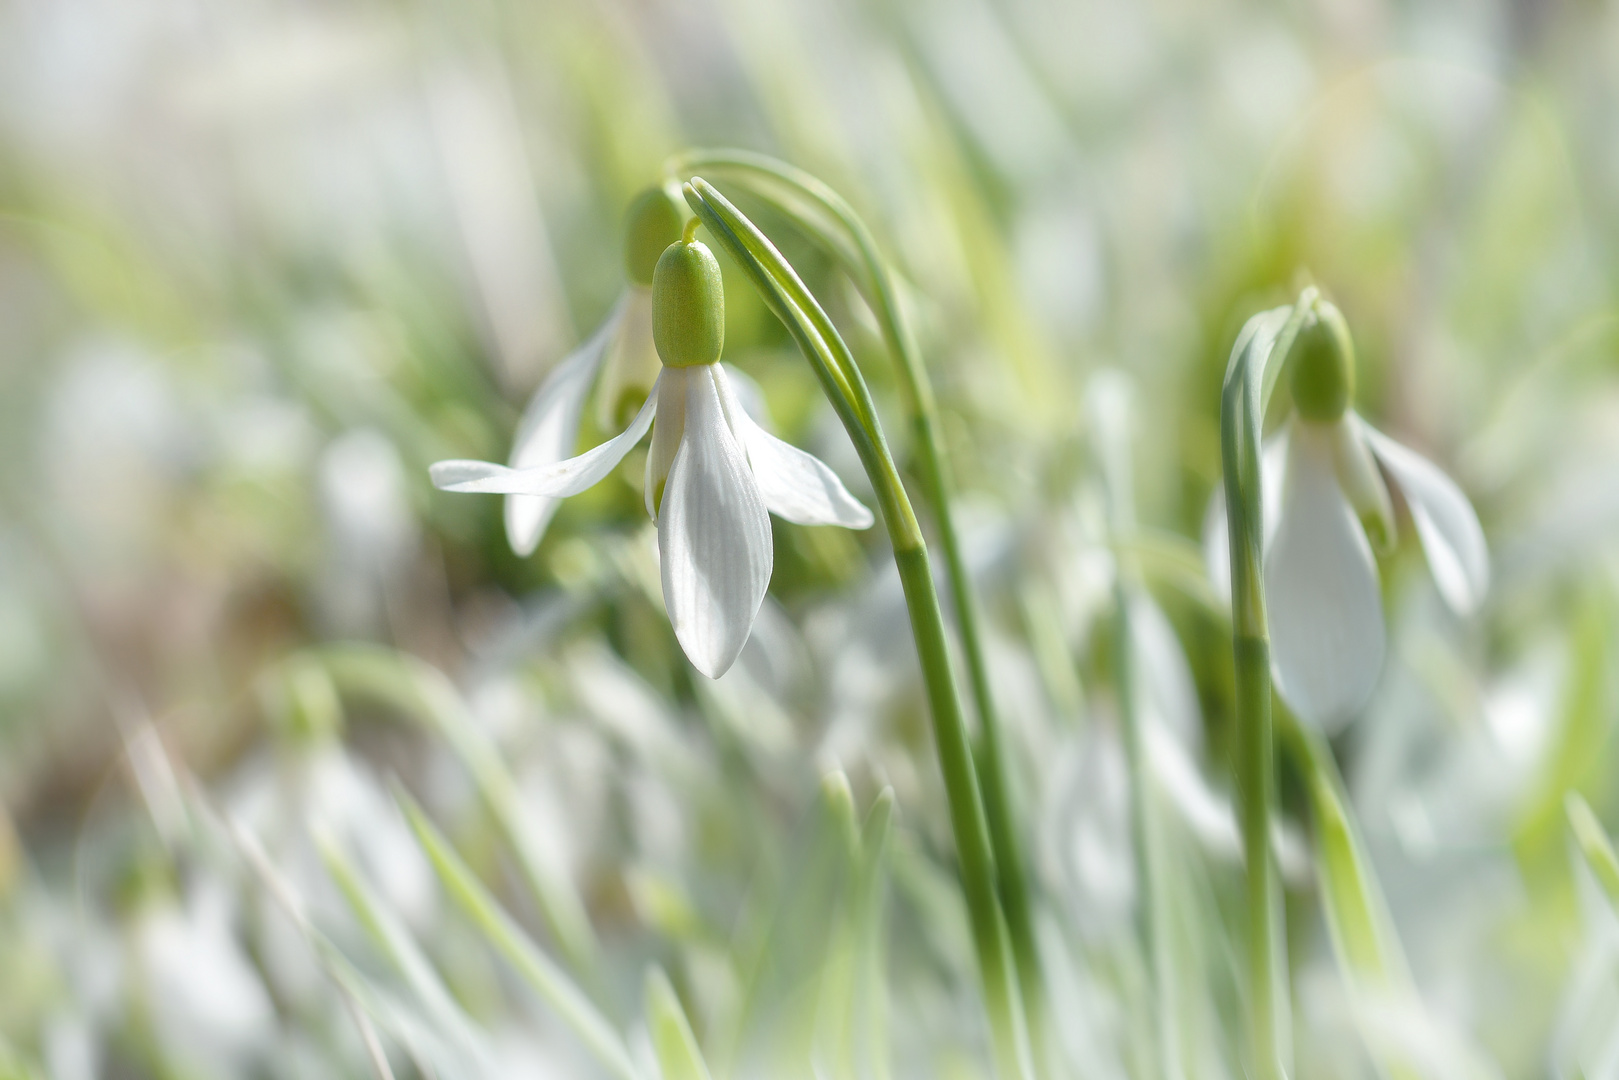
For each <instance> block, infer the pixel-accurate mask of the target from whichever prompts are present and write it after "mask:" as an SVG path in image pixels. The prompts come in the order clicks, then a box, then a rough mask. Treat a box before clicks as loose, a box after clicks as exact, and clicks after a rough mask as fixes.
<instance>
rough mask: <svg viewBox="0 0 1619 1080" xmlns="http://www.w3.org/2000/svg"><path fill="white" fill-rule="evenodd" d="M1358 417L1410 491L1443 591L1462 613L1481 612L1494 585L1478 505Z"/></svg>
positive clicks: (1413, 516)
mask: <svg viewBox="0 0 1619 1080" xmlns="http://www.w3.org/2000/svg"><path fill="white" fill-rule="evenodd" d="M1355 420H1356V423H1357V424H1358V425H1359V427H1360V430H1361V432H1362V433H1363V434H1364V435H1365V438H1366V441H1367V443H1368V444H1369V445H1370V446H1371V448H1372V453H1374V454H1376V455H1377V459H1378V460H1379V461H1381V462H1382V463H1383V467H1384V468H1385V469H1387V470H1388V471H1389V475H1391V476H1392V477H1394V482H1395V483H1396V484H1397V485H1399V488H1400V491H1401V493H1402V494H1404V495H1405V501H1406V505H1408V506H1409V507H1410V508H1411V520H1412V521H1413V522H1415V524H1416V526H1417V536H1418V538H1419V539H1421V541H1422V551H1423V554H1425V555H1427V557H1428V569H1429V571H1430V572H1431V573H1432V574H1433V579H1434V584H1435V585H1437V586H1438V587H1439V595H1440V596H1443V597H1444V598H1445V603H1447V604H1449V605H1450V608H1451V610H1452V611H1454V612H1456V613H1457V614H1458V615H1468V614H1471V613H1472V612H1474V611H1476V610H1477V609H1478V606H1479V604H1481V603H1483V601H1484V594H1485V592H1486V591H1487V590H1488V589H1489V587H1490V552H1489V548H1488V546H1487V545H1486V544H1485V541H1484V527H1483V526H1482V525H1480V524H1479V520H1478V514H1477V512H1475V511H1474V509H1473V504H1472V503H1470V502H1468V501H1467V496H1466V495H1464V494H1462V489H1461V488H1459V487H1457V486H1456V482H1455V481H1454V480H1452V479H1451V478H1450V477H1448V476H1446V475H1445V474H1444V472H1443V470H1441V469H1440V468H1439V466H1437V465H1435V464H1434V463H1433V462H1431V461H1429V460H1428V459H1427V458H1425V457H1423V456H1422V455H1421V454H1418V453H1417V452H1416V451H1414V450H1411V449H1409V448H1407V447H1404V446H1401V445H1400V444H1399V443H1397V442H1395V441H1394V440H1393V439H1391V438H1389V437H1388V436H1387V435H1384V434H1383V433H1382V432H1380V431H1378V430H1377V429H1376V428H1374V427H1372V425H1370V424H1368V423H1367V422H1366V421H1364V420H1362V419H1360V418H1359V417H1356V418H1355Z"/></svg>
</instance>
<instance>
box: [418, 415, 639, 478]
mask: <svg viewBox="0 0 1619 1080" xmlns="http://www.w3.org/2000/svg"><path fill="white" fill-rule="evenodd" d="M657 403H658V397H657V395H656V394H653V395H651V396H649V397H648V398H647V399H646V404H645V405H642V406H641V411H640V412H639V413H637V414H636V416H635V420H634V421H633V422H632V423H631V424H630V426H629V427H628V428H626V429H625V431H624V433H623V434H622V435H619V436H618V437H617V438H614V439H609V440H608V441H607V442H604V443H602V444H601V445H600V446H598V447H596V448H595V449H593V450H587V451H585V452H584V453H583V454H580V455H579V456H578V457H574V458H569V459H568V460H567V461H559V462H556V463H555V464H552V465H539V466H536V467H534V468H532V469H509V468H507V467H506V466H504V465H496V464H495V463H494V462H491V461H436V462H434V463H433V466H432V469H431V470H430V475H431V476H432V478H433V486H434V487H436V488H441V489H442V490H444V491H471V492H488V493H491V494H495V495H548V496H551V497H552V498H561V497H563V496H565V495H577V494H579V493H580V492H581V491H584V490H585V489H586V488H589V487H592V486H594V485H596V484H598V483H600V482H601V481H602V479H603V478H604V477H606V475H607V474H608V473H610V472H612V471H613V467H614V466H616V465H617V464H618V463H619V462H620V461H623V460H624V455H625V454H628V453H629V452H630V451H631V450H632V449H634V447H635V444H636V443H638V442H640V441H641V436H643V435H645V434H646V431H647V428H649V427H651V426H652V417H653V414H654V413H656V412H657Z"/></svg>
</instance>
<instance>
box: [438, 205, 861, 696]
mask: <svg viewBox="0 0 1619 1080" xmlns="http://www.w3.org/2000/svg"><path fill="white" fill-rule="evenodd" d="M652 336H653V340H654V342H655V343H656V346H657V350H658V356H659V358H660V359H661V360H662V361H663V365H664V366H663V370H662V371H661V372H660V373H659V374H658V378H657V383H656V385H655V386H654V389H653V392H652V394H651V396H649V397H648V398H647V400H646V404H644V405H643V406H642V407H641V411H640V412H639V413H637V414H636V416H635V419H634V420H632V421H631V422H630V426H629V427H628V428H627V429H625V430H624V432H623V433H622V434H620V435H618V436H617V437H616V438H613V439H611V440H609V441H607V442H605V443H603V444H601V445H600V446H598V447H596V448H595V449H593V450H589V451H587V452H586V453H584V454H581V455H579V456H578V457H574V458H569V459H567V460H565V461H557V462H555V463H551V464H546V465H539V466H532V467H527V468H507V467H505V466H501V465H495V464H491V463H489V462H483V461H441V462H438V463H437V464H435V465H434V466H433V469H432V476H433V483H434V484H435V485H437V486H438V487H440V488H443V489H444V490H446V491H467V492H493V493H498V494H505V495H529V496H542V497H545V498H549V499H559V498H563V497H565V496H568V495H576V494H578V493H579V492H581V491H584V490H585V489H586V488H589V487H591V486H593V485H594V484H596V483H598V482H599V481H600V480H602V479H603V478H604V477H606V476H607V474H608V473H609V472H611V471H612V470H613V468H614V467H615V466H617V464H618V463H619V462H620V461H622V460H623V459H624V456H625V455H626V454H628V453H629V452H630V449H631V448H632V447H634V446H635V444H636V443H638V442H640V440H641V437H642V436H643V435H645V434H646V433H647V431H648V429H652V426H653V419H654V417H656V418H657V427H656V428H655V429H653V435H652V448H651V452H650V453H649V454H648V455H647V465H646V507H647V512H648V513H649V514H651V515H652V518H653V520H655V521H656V522H657V525H658V550H659V559H660V562H661V564H662V577H663V599H664V605H665V607H666V608H667V609H668V612H669V620H670V622H671V623H672V624H673V625H674V629H675V636H676V637H677V638H678V639H679V641H680V646H681V648H682V649H684V650H685V653H686V656H687V657H688V658H690V660H691V662H692V663H693V664H694V665H695V666H696V667H697V669H698V670H699V671H701V672H702V673H703V674H704V675H707V676H708V677H709V678H711V679H717V678H719V677H720V676H721V675H723V674H724V673H725V672H726V671H727V670H728V669H729V668H730V667H731V664H732V663H733V662H734V661H735V660H736V658H737V654H738V653H740V652H741V651H742V646H743V645H744V644H746V643H747V640H748V633H749V631H750V630H751V629H752V627H753V621H754V618H755V617H756V616H757V614H758V612H759V605H760V604H761V603H762V602H763V601H764V595H765V589H766V587H767V586H768V585H769V584H770V571H771V568H772V557H773V556H772V551H771V536H770V517H769V515H770V514H772V513H774V514H776V515H777V516H778V517H782V518H785V519H787V520H788V521H792V522H796V523H798V524H801V525H842V526H844V527H845V528H852V529H864V528H867V527H869V526H870V525H871V524H872V521H873V518H872V514H871V511H870V510H868V509H867V508H866V507H865V506H864V505H862V504H861V503H860V501H859V500H858V499H856V498H855V497H854V496H853V495H851V494H849V491H848V489H847V488H845V487H844V486H843V482H842V481H841V480H839V479H838V477H837V474H835V473H834V472H832V470H831V469H829V468H827V466H826V465H825V463H823V462H821V461H820V460H819V459H817V458H815V457H813V456H812V455H810V454H807V453H805V452H804V451H802V450H799V449H798V448H796V447H794V446H790V445H788V444H787V443H785V442H782V441H781V440H780V439H777V438H776V437H775V436H773V435H771V434H769V433H768V432H766V431H765V430H764V429H763V428H762V427H760V426H759V425H758V424H757V423H756V422H755V421H754V420H753V419H752V418H751V417H750V416H749V415H748V414H747V411H746V410H745V409H743V407H742V405H741V402H740V401H739V399H738V397H737V394H736V391H735V390H734V389H733V388H732V386H731V382H730V378H729V377H728V376H727V375H726V373H725V369H724V368H723V367H722V366H721V365H720V364H719V362H718V361H719V358H720V352H721V350H722V349H723V347H724V342H725V302H724V292H723V287H722V284H721V281H720V268H719V263H717V262H716V261H715V260H714V256H713V255H712V254H711V253H710V252H709V250H708V248H707V247H705V246H704V245H703V244H700V243H697V242H695V241H693V240H691V239H690V236H689V233H688V235H687V237H686V238H685V239H684V240H682V241H681V242H678V243H675V244H671V245H670V246H669V248H668V250H666V251H665V252H664V253H663V255H662V256H661V257H660V258H659V260H658V264H657V267H656V273H655V276H654V283H653V307H652Z"/></svg>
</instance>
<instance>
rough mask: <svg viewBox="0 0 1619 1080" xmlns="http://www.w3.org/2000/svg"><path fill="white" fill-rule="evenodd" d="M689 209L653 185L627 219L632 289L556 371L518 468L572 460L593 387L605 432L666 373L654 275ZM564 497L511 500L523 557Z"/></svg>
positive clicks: (539, 394)
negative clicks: (657, 333) (661, 367)
mask: <svg viewBox="0 0 1619 1080" xmlns="http://www.w3.org/2000/svg"><path fill="white" fill-rule="evenodd" d="M685 220H686V214H685V211H684V209H683V208H682V207H680V206H678V205H677V204H676V203H675V201H674V200H673V199H671V198H670V197H669V195H668V194H667V193H666V192H665V191H664V190H663V189H662V188H659V187H653V188H648V189H647V190H645V191H643V192H642V193H641V194H640V195H639V196H637V197H636V199H635V201H634V202H632V203H631V204H630V209H629V211H628V213H627V214H626V215H625V233H624V272H625V274H626V276H627V277H628V278H629V284H628V286H627V287H626V289H625V291H624V294H623V295H622V296H620V297H619V299H618V302H617V303H616V304H614V305H613V310H612V312H611V314H609V315H608V316H607V320H606V321H605V322H603V323H602V325H601V326H600V327H599V328H598V329H597V330H596V332H595V333H594V334H592V335H591V336H590V338H589V339H588V340H587V341H586V342H585V343H584V344H582V345H580V346H579V347H578V348H577V349H575V350H574V351H573V353H572V354H571V355H569V356H568V357H567V358H566V359H564V360H563V361H562V362H561V363H560V364H558V365H557V366H556V367H555V368H553V369H552V370H551V374H550V375H549V376H547V377H546V380H545V381H544V382H543V383H541V384H540V388H539V389H538V390H536V391H534V396H533V397H532V398H530V399H529V403H528V406H527V408H525V409H524V410H523V417H522V419H521V420H520V421H519V422H518V425H517V436H516V438H515V439H513V441H512V453H511V458H510V464H511V467H512V468H514V469H528V468H536V467H539V466H542V465H550V464H553V463H555V462H558V461H562V460H563V459H565V458H567V457H569V456H571V455H572V453H573V447H574V442H575V441H576V440H577V439H578V438H579V422H580V420H581V419H582V418H583V416H584V412H585V405H586V402H587V401H588V399H589V398H590V393H591V390H592V388H594V389H595V391H596V417H595V419H596V423H597V425H598V426H599V427H601V428H602V429H604V430H607V429H611V428H612V427H614V426H616V425H617V424H618V423H620V422H621V414H622V413H623V412H624V409H625V406H626V405H627V406H628V407H630V408H633V407H634V404H635V403H637V402H638V401H639V400H640V399H642V398H643V397H645V396H646V394H647V392H648V391H649V390H650V389H651V387H652V384H653V383H654V382H655V381H656V380H657V376H658V355H657V352H656V351H655V350H654V348H653V345H652V274H653V270H654V269H655V268H656V266H657V262H658V256H659V255H661V254H663V249H664V248H666V247H668V246H669V244H671V243H673V242H674V241H675V240H677V239H679V237H680V230H681V226H682V225H683V224H684V222H685ZM558 505H559V500H557V499H553V498H548V497H546V496H543V495H508V496H507V497H506V507H505V511H506V514H505V516H506V539H507V541H508V542H509V543H510V544H511V546H512V550H513V551H515V552H517V554H519V555H531V554H533V553H534V549H535V548H537V547H538V546H539V544H540V539H541V537H543V536H544V535H545V527H546V526H547V525H549V524H550V523H551V517H552V515H553V514H555V513H556V511H557V506H558Z"/></svg>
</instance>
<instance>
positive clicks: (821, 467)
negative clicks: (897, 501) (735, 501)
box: [715, 369, 876, 529]
mask: <svg viewBox="0 0 1619 1080" xmlns="http://www.w3.org/2000/svg"><path fill="white" fill-rule="evenodd" d="M715 382H716V383H717V384H718V386H719V390H720V403H721V406H722V407H723V408H724V410H725V416H726V419H727V420H729V421H730V425H731V428H732V430H733V431H735V432H736V434H737V435H738V436H739V437H740V439H741V442H742V446H743V449H744V450H745V451H746V452H747V455H748V463H749V464H750V465H751V467H752V468H753V477H754V480H755V481H756V482H757V483H758V485H759V493H760V494H761V495H763V496H764V501H765V506H766V507H767V508H768V509H769V510H770V512H771V513H772V514H775V515H776V516H777V517H779V518H785V519H786V520H788V521H792V522H796V523H797V524H799V525H842V526H843V527H844V528H846V529H868V528H870V527H871V524H872V522H873V521H874V520H876V519H875V518H873V517H872V514H871V511H870V510H868V509H866V507H865V505H864V504H863V503H861V501H860V500H859V499H856V498H855V497H854V496H853V495H851V494H849V489H848V488H846V487H844V486H843V481H842V480H839V479H838V475H837V473H834V472H833V471H832V470H831V469H830V468H828V467H827V465H826V463H825V462H823V461H822V460H821V459H820V458H817V457H815V456H814V455H813V454H807V453H805V452H804V451H802V450H800V449H799V448H798V447H796V446H793V445H791V444H790V443H785V442H783V441H782V440H780V439H778V438H776V437H775V436H774V435H772V434H770V432H768V431H766V430H765V429H764V428H762V427H760V426H759V425H758V424H757V423H756V422H755V421H754V419H753V417H751V416H749V415H748V412H747V410H746V409H744V408H743V407H742V403H741V401H740V400H738V395H737V394H736V393H734V392H733V391H732V389H731V386H730V382H729V379H728V377H727V375H726V372H725V371H724V370H723V369H721V370H719V371H718V372H716V377H715Z"/></svg>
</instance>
